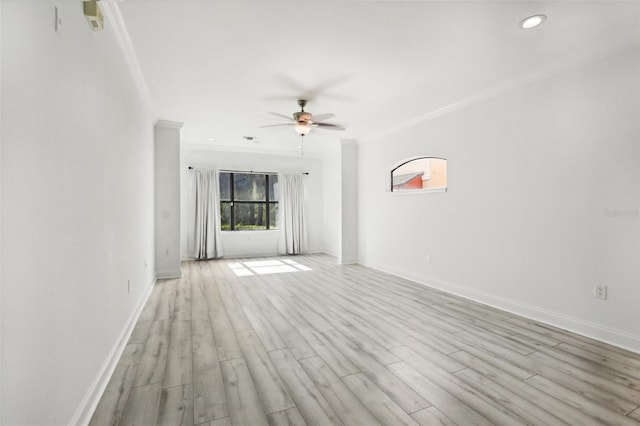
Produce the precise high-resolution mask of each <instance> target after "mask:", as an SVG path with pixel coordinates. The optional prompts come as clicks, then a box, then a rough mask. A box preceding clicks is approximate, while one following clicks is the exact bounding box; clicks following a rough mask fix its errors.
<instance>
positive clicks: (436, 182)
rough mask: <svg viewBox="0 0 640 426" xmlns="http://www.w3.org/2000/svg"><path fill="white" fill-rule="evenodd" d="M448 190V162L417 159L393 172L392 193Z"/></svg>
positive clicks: (396, 168) (427, 158)
mask: <svg viewBox="0 0 640 426" xmlns="http://www.w3.org/2000/svg"><path fill="white" fill-rule="evenodd" d="M446 188H447V160H446V159H445V158H438V157H415V158H412V159H409V160H407V161H405V162H403V163H401V164H400V165H399V166H397V167H395V168H393V169H392V170H391V191H392V192H404V191H423V192H432V191H435V190H439V191H443V190H446Z"/></svg>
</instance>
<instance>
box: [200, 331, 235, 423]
mask: <svg viewBox="0 0 640 426" xmlns="http://www.w3.org/2000/svg"><path fill="white" fill-rule="evenodd" d="M193 384H194V394H193V399H194V401H193V411H194V419H195V422H196V423H202V422H205V421H210V420H215V419H218V418H223V417H227V416H229V409H228V406H227V398H226V396H225V392H224V385H223V382H222V373H221V371H220V364H219V362H218V355H217V352H216V346H215V341H214V337H213V333H208V334H196V335H194V336H193Z"/></svg>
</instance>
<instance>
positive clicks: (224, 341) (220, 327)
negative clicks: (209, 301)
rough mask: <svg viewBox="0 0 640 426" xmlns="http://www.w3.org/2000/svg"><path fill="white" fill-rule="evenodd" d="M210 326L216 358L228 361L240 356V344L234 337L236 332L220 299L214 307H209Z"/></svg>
mask: <svg viewBox="0 0 640 426" xmlns="http://www.w3.org/2000/svg"><path fill="white" fill-rule="evenodd" d="M209 317H210V319H211V328H212V329H213V335H214V337H215V341H216V348H217V350H218V358H219V359H220V361H228V360H232V359H236V358H240V357H242V352H241V351H240V345H239V344H238V340H237V339H236V334H235V332H234V331H233V327H232V326H231V321H229V317H227V310H226V309H225V308H224V306H223V305H222V301H221V300H219V301H218V302H216V304H215V307H214V308H213V309H211V307H210V308H209Z"/></svg>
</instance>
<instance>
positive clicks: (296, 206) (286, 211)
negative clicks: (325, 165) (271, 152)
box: [278, 174, 307, 254]
mask: <svg viewBox="0 0 640 426" xmlns="http://www.w3.org/2000/svg"><path fill="white" fill-rule="evenodd" d="M278 187H279V188H278V190H279V192H280V201H279V209H280V223H279V228H280V247H279V250H280V253H284V254H299V253H303V252H304V251H306V250H307V220H306V217H305V214H304V181H303V177H302V175H301V174H279V175H278Z"/></svg>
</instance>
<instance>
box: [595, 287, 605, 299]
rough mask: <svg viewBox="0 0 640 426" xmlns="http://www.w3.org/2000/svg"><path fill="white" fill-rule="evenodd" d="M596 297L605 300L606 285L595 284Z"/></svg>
mask: <svg viewBox="0 0 640 426" xmlns="http://www.w3.org/2000/svg"><path fill="white" fill-rule="evenodd" d="M595 295H596V299H602V300H607V286H606V285H601V284H596V292H595Z"/></svg>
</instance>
